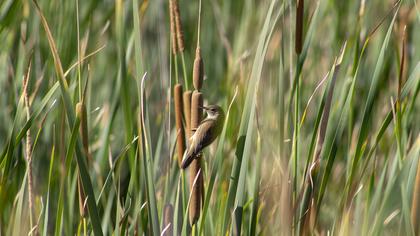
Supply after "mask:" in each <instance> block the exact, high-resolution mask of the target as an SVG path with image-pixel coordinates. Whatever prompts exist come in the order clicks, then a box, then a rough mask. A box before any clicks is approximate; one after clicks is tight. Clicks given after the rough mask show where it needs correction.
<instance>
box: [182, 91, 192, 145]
mask: <svg viewBox="0 0 420 236" xmlns="http://www.w3.org/2000/svg"><path fill="white" fill-rule="evenodd" d="M191 96H192V91H191V90H187V91H185V92H184V96H183V101H184V119H185V129H186V135H187V137H188V138H190V137H191V135H192V132H191Z"/></svg>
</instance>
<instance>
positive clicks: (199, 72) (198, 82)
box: [193, 46, 204, 90]
mask: <svg viewBox="0 0 420 236" xmlns="http://www.w3.org/2000/svg"><path fill="white" fill-rule="evenodd" d="M203 77H204V64H203V59H202V58H201V49H200V47H199V46H198V47H197V49H196V50H195V59H194V69H193V84H194V88H195V89H196V90H200V89H201V87H202V86H203Z"/></svg>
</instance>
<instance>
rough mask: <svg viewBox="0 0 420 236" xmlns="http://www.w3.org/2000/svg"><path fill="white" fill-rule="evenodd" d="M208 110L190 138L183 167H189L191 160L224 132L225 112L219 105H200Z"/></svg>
mask: <svg viewBox="0 0 420 236" xmlns="http://www.w3.org/2000/svg"><path fill="white" fill-rule="evenodd" d="M200 108H202V109H204V110H205V111H206V112H207V117H206V118H205V119H204V120H203V121H201V123H200V125H199V126H198V127H197V129H195V130H193V131H195V132H194V134H193V135H192V136H191V138H190V140H189V143H190V145H189V147H188V149H187V150H186V151H185V153H184V157H183V158H182V163H181V168H182V169H185V168H187V167H188V166H189V165H190V164H191V162H192V161H193V160H194V159H195V158H197V156H198V155H199V154H200V153H201V151H202V150H203V149H204V148H206V147H207V146H209V145H210V144H211V143H212V142H213V141H214V140H215V139H216V138H217V136H219V134H220V133H221V132H222V129H223V123H224V120H225V113H224V112H223V109H222V108H221V107H220V106H218V105H209V106H203V107H200Z"/></svg>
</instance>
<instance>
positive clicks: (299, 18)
mask: <svg viewBox="0 0 420 236" xmlns="http://www.w3.org/2000/svg"><path fill="white" fill-rule="evenodd" d="M297 1H298V2H297V5H296V32H295V33H296V35H295V37H296V38H295V51H296V53H297V54H300V53H301V52H302V43H303V8H304V0H297Z"/></svg>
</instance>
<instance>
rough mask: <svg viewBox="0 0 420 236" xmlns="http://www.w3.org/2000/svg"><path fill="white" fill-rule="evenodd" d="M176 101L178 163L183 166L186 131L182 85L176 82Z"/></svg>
mask: <svg viewBox="0 0 420 236" xmlns="http://www.w3.org/2000/svg"><path fill="white" fill-rule="evenodd" d="M174 103H175V123H176V137H177V151H178V164H179V166H181V162H182V157H183V155H184V151H185V131H184V126H183V125H182V112H183V106H182V85H181V84H176V85H175V87H174Z"/></svg>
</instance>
